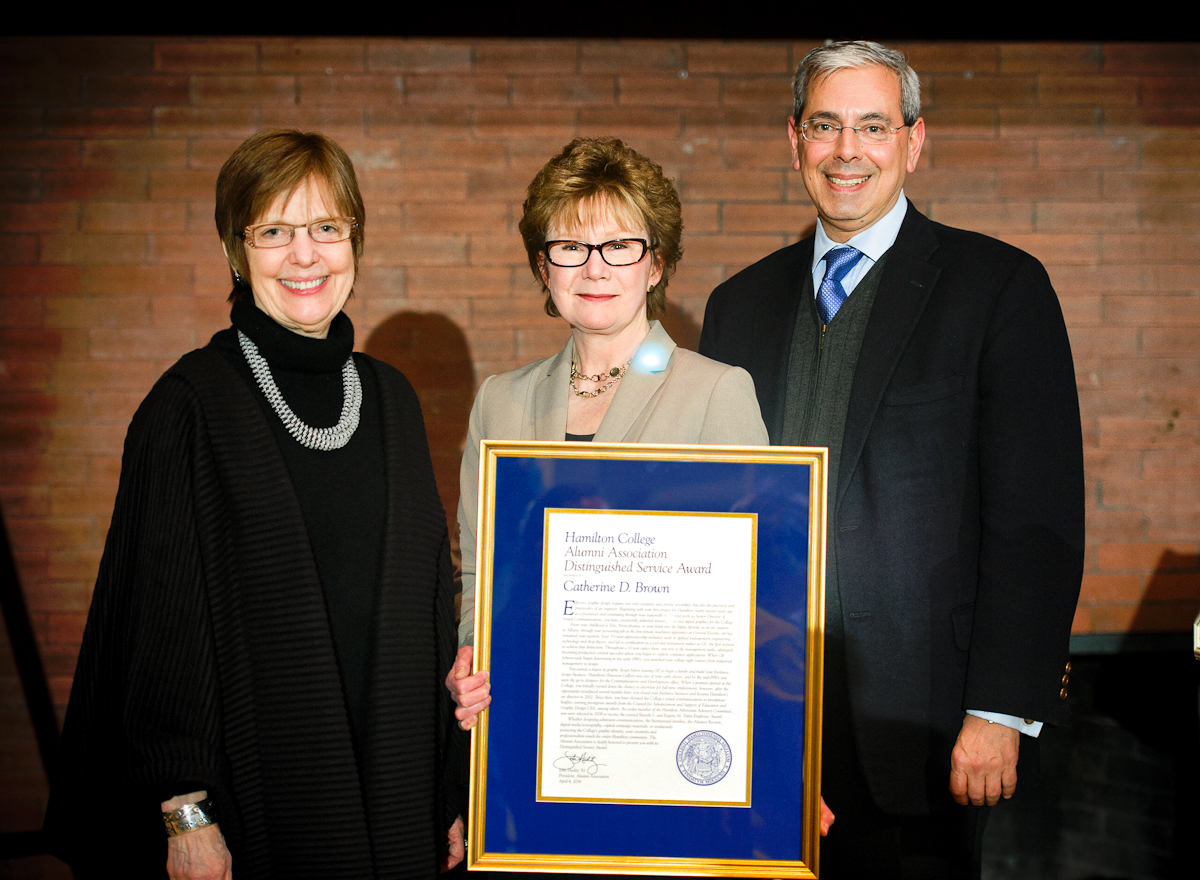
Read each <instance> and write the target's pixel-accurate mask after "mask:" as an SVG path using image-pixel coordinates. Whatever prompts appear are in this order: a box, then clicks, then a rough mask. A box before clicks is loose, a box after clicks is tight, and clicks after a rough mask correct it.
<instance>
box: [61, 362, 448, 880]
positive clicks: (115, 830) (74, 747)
mask: <svg viewBox="0 0 1200 880" xmlns="http://www.w3.org/2000/svg"><path fill="white" fill-rule="evenodd" d="M355 362H356V364H357V365H358V369H359V370H360V371H363V370H371V371H372V372H373V373H374V375H375V378H376V380H377V384H378V387H379V389H380V404H381V417H382V425H383V443H384V451H385V460H386V462H387V473H386V480H387V512H386V525H385V532H384V541H383V553H382V557H381V560H380V565H379V572H380V584H379V593H378V597H377V600H376V604H375V608H376V620H375V626H374V630H373V633H374V636H375V639H376V641H375V644H374V645H373V646H372V647H373V651H372V655H373V661H372V664H371V669H370V678H369V681H368V685H367V689H368V700H367V705H368V709H367V720H366V724H365V730H364V731H363V732H362V737H361V739H362V741H363V742H365V744H366V745H365V748H364V754H363V755H360V756H357V758H356V754H355V742H354V737H353V736H352V734H351V726H350V721H349V717H348V713H347V709H346V703H345V699H344V697H343V692H342V685H341V681H340V678H339V674H338V668H337V659H336V655H335V650H334V645H333V640H332V637H331V635H330V627H329V621H328V616H327V613H326V608H325V604H324V597H323V594H322V589H321V583H320V580H319V577H318V574H317V569H316V565H315V563H314V561H313V557H312V551H311V548H310V545H309V542H308V536H307V533H306V530H305V523H304V520H303V517H302V515H301V511H300V506H299V503H298V501H297V498H296V494H295V491H294V490H293V488H292V484H291V480H290V478H289V475H288V471H287V467H286V465H285V463H284V460H283V457H282V455H281V454H280V451H279V447H278V444H277V442H276V440H275V438H274V436H273V434H272V429H271V427H270V426H269V424H268V423H267V421H266V418H265V415H264V412H263V410H262V407H261V406H260V404H259V402H258V401H257V400H256V398H255V396H254V394H253V391H252V390H251V389H250V388H249V387H247V385H246V383H245V381H244V380H243V379H242V377H240V376H239V375H238V374H237V372H236V371H235V370H234V368H233V367H232V366H231V365H230V364H229V363H228V361H227V360H226V359H225V358H224V357H223V356H222V355H221V354H220V353H218V352H217V351H215V350H214V349H213V348H212V347H209V348H206V349H201V350H199V351H195V352H192V353H191V354H188V355H186V356H184V357H183V358H182V359H181V360H180V361H179V362H178V363H177V364H176V365H175V366H173V367H172V368H171V369H170V370H168V371H167V373H166V374H165V375H164V376H163V377H162V378H161V379H160V380H159V381H158V383H157V384H156V385H155V387H154V389H153V390H152V391H151V393H150V395H149V396H148V397H147V398H146V400H145V401H144V402H143V404H142V406H141V407H140V408H139V410H138V412H137V414H136V415H135V416H134V419H133V422H132V424H131V426H130V429H129V434H128V437H127V438H126V443H125V454H124V458H123V460H122V470H121V485H120V488H119V490H118V495H117V503H116V507H115V510H114V513H113V522H112V527H111V529H110V531H109V537H108V542H107V544H106V547H105V552H104V558H103V560H102V562H101V567H100V574H99V578H98V580H97V584H96V591H95V594H94V597H93V602H92V608H91V611H90V613H89V618H88V625H87V630H86V632H85V635H84V642H83V646H82V649H81V652H80V660H79V667H78V672H77V674H76V678H75V682H74V685H73V688H72V694H71V703H70V707H69V710H68V714H67V720H66V725H65V727H64V731H63V744H62V749H61V754H60V761H59V764H58V766H57V767H56V771H55V777H54V785H53V790H52V797H51V803H50V807H49V810H48V812H47V820H46V827H47V830H48V831H49V832H50V834H51V839H52V842H53V846H54V852H55V854H56V855H59V856H60V857H61V858H63V859H64V860H66V861H68V862H70V863H72V864H73V865H74V866H76V868H77V874H82V875H83V876H86V875H87V874H88V872H89V868H91V869H95V870H100V869H107V870H106V873H112V872H113V871H115V872H116V873H117V874H118V875H120V876H124V877H132V876H155V877H162V876H164V874H165V870H164V865H165V858H166V856H165V850H166V847H165V835H164V833H163V830H162V822H161V818H160V814H159V812H158V801H159V800H160V799H162V797H163V796H164V795H163V791H164V787H165V786H169V785H172V784H175V783H178V782H179V781H180V780H195V781H197V782H198V783H199V782H203V783H204V785H205V787H207V789H208V791H209V795H210V797H212V798H213V799H214V801H215V802H216V804H217V805H218V810H219V820H220V825H221V830H222V831H223V833H224V834H225V837H226V840H227V842H228V845H229V848H230V851H231V853H232V854H233V859H234V862H233V869H234V872H235V876H237V877H239V878H246V877H270V876H275V877H284V876H286V877H320V878H339V877H345V878H362V877H425V878H429V877H432V876H433V875H434V874H435V873H436V859H437V854H438V852H439V851H440V849H441V847H442V842H443V841H444V840H445V834H446V831H447V828H448V827H449V824H450V821H451V820H452V818H453V816H454V815H455V813H456V811H457V810H458V809H459V808H460V806H461V804H459V803H458V802H457V800H458V796H459V792H458V785H457V783H458V782H460V781H461V777H462V775H463V774H462V752H463V750H462V745H463V741H462V738H461V736H460V735H459V734H458V733H457V727H456V725H454V724H453V723H452V720H451V716H450V711H451V707H450V705H449V703H448V697H447V694H446V691H445V688H444V687H443V685H442V681H443V679H444V677H445V674H446V671H447V670H448V669H449V666H450V664H451V662H452V659H453V650H454V627H453V604H452V603H453V596H452V580H451V574H450V566H449V543H448V539H447V533H446V526H445V516H444V513H443V511H442V507H441V502H440V500H439V497H438V494H437V489H436V486H435V484H434V478H433V470H432V466H431V463H430V459H429V451H428V445H427V441H426V437H425V430H424V423H423V421H422V418H421V412H420V407H419V404H418V403H417V398H416V395H415V393H414V392H413V390H412V388H411V386H410V385H409V384H408V382H407V380H405V379H404V377H403V376H402V375H401V374H400V373H399V372H398V371H396V370H394V369H392V368H391V367H389V366H387V365H385V364H381V363H379V362H378V361H375V360H373V359H371V358H369V357H367V356H365V355H355ZM364 637H365V636H364ZM360 770H361V772H360Z"/></svg>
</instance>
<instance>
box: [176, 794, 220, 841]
mask: <svg viewBox="0 0 1200 880" xmlns="http://www.w3.org/2000/svg"><path fill="white" fill-rule="evenodd" d="M213 813H214V810H213V803H212V798H205V799H204V800H202V801H200V803H198V804H184V805H183V806H182V807H179V808H178V809H176V810H171V811H170V812H168V813H163V814H162V817H163V824H164V825H166V826H167V837H178V836H179V835H180V834H187V833H188V832H189V831H195V830H196V829H197V828H203V827H204V826H205V825H213V824H215V823H216V821H217V820H216V819H215V818H214V815H213Z"/></svg>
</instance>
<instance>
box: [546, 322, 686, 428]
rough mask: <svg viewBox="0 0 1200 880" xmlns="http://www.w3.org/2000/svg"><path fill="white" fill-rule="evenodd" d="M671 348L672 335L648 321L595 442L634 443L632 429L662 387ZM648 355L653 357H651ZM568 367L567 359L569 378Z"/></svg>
mask: <svg viewBox="0 0 1200 880" xmlns="http://www.w3.org/2000/svg"><path fill="white" fill-rule="evenodd" d="M674 351H675V343H674V342H672V341H671V337H670V336H668V335H667V332H666V331H665V330H663V329H662V326H661V325H660V324H659V323H658V321H651V322H650V332H649V333H648V334H647V335H646V338H645V340H644V341H643V342H642V344H641V346H640V347H639V348H638V350H637V354H636V355H634V358H633V363H632V364H631V365H630V367H629V372H627V373H626V374H625V378H624V379H622V380H621V385H620V387H619V388H618V389H617V396H616V397H614V398H613V402H612V403H611V404H609V407H608V412H606V413H605V414H604V421H602V422H601V423H600V428H599V429H598V430H597V431H596V436H595V438H594V439H595V442H597V443H621V442H627V443H634V442H637V439H638V438H637V436H635V435H633V434H632V432H634V430H635V428H636V427H637V426H638V422H639V419H640V417H641V416H642V413H643V411H644V410H645V409H646V406H647V405H648V404H649V403H650V401H651V400H653V399H654V395H655V394H657V393H658V389H659V388H661V387H662V384H663V380H664V379H665V378H666V369H667V364H669V363H670V360H671V355H672V353H673V352H674ZM648 355H651V356H653V359H651V357H648ZM648 363H649V365H651V366H652V367H653V370H654V371H653V372H652V371H651V370H650V369H647V364H648ZM570 369H571V365H570V362H568V363H567V374H566V375H567V377H568V379H569V378H570V375H571V374H570ZM565 423H566V422H565V419H564V424H565ZM640 433H641V431H640V430H638V431H637V434H639V435H640Z"/></svg>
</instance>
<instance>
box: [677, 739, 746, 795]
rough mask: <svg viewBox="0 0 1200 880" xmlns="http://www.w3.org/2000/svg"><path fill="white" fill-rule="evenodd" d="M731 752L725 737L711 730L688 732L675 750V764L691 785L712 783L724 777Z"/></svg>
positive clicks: (730, 762) (730, 758)
mask: <svg viewBox="0 0 1200 880" xmlns="http://www.w3.org/2000/svg"><path fill="white" fill-rule="evenodd" d="M732 763H733V752H732V751H731V750H730V748H729V743H727V742H725V737H723V736H721V734H719V733H713V732H712V731H711V730H697V731H696V732H695V733H689V734H688V735H687V736H685V737H684V738H683V742H681V743H680V744H679V748H678V750H676V752H675V764H676V766H677V767H679V772H680V773H682V774H683V778H684V779H686V780H687V781H688V782H690V783H692V784H693V785H713V784H715V783H717V782H720V781H721V780H722V779H724V778H725V774H726V773H728V772H729V765H730V764H732Z"/></svg>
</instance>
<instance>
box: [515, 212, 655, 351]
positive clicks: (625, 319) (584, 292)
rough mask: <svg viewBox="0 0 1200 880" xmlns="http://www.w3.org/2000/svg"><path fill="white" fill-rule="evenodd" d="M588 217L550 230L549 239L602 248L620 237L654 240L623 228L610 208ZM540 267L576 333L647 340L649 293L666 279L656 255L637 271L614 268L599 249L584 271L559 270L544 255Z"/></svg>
mask: <svg viewBox="0 0 1200 880" xmlns="http://www.w3.org/2000/svg"><path fill="white" fill-rule="evenodd" d="M583 216H584V217H590V219H587V220H585V221H584V222H581V223H579V224H576V225H570V226H567V227H566V228H563V229H559V228H557V227H554V228H551V230H550V232H549V234H548V235H547V236H546V240H547V241H558V240H564V239H569V240H571V241H582V242H586V243H587V244H602V243H603V242H606V241H614V240H616V239H621V238H641V239H645V240H649V239H650V236H649V234H648V233H647V232H646V230H645V229H643V228H639V227H634V226H632V225H631V224H630V223H629V221H625V222H624V223H622V222H621V221H620V220H619V219H618V218H617V217H616V216H614V214H613V212H612V211H611V210H608V209H607V208H604V209H600V210H596V211H585V212H583ZM538 265H539V267H540V269H541V273H542V281H543V282H544V283H545V285H546V287H547V288H548V289H549V291H550V297H551V299H553V300H554V306H555V308H557V309H558V313H559V314H560V315H562V317H563V319H564V320H565V321H566V322H567V323H568V324H570V325H571V330H572V331H573V332H575V333H577V334H580V333H582V334H584V335H596V336H608V337H621V336H624V335H629V336H630V337H631V338H632V337H633V336H635V335H637V334H641V335H642V336H644V335H645V332H646V327H647V324H648V322H647V318H646V292H647V291H648V290H649V289H650V288H651V287H653V286H654V285H656V284H657V283H658V281H659V279H660V278H661V277H662V267H661V266H660V264H659V262H658V259H657V257H656V255H655V252H654V251H652V250H651V251H648V252H647V253H646V256H645V257H643V258H642V261H641V262H640V263H634V264H633V265H632V266H610V265H608V264H607V263H605V262H604V260H602V259H601V258H600V252H599V251H598V250H593V251H592V252H591V255H590V256H589V257H588V261H587V262H586V263H584V264H583V265H582V266H575V267H572V268H566V267H563V266H555V265H553V264H552V263H549V262H547V261H546V255H545V253H542V254H541V255H539V257H538ZM638 338H640V336H639V337H638Z"/></svg>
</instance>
